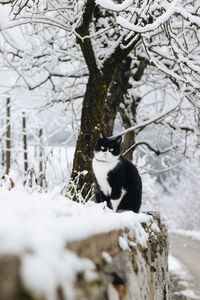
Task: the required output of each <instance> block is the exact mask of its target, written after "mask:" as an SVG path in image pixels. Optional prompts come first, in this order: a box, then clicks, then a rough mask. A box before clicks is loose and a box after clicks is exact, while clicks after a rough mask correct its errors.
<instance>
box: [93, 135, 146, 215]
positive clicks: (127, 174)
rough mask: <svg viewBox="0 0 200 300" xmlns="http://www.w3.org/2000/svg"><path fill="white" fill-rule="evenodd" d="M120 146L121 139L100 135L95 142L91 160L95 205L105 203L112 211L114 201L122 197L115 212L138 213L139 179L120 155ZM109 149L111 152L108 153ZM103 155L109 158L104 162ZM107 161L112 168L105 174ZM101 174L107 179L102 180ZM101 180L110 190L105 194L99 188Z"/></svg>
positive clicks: (135, 170) (133, 168)
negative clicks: (94, 185) (94, 186)
mask: <svg viewBox="0 0 200 300" xmlns="http://www.w3.org/2000/svg"><path fill="white" fill-rule="evenodd" d="M120 145H121V137H118V138H115V139H111V138H107V137H105V136H103V135H101V136H100V137H99V139H98V141H97V144H96V146H95V149H94V158H93V171H94V175H95V182H96V192H95V195H96V201H97V203H100V202H104V201H106V202H107V205H108V207H109V208H111V209H112V208H113V207H112V203H113V202H114V200H117V199H119V198H120V197H122V196H123V197H122V199H121V202H120V203H119V205H118V207H117V209H116V211H119V210H131V211H134V212H135V213H138V212H139V209H140V206H141V197H142V181H141V177H140V175H139V173H138V170H137V168H136V167H135V166H134V165H133V164H132V163H131V162H130V161H129V160H127V159H125V158H123V157H122V156H121V155H120ZM109 149H110V150H111V151H109ZM106 152H107V153H106ZM110 152H112V153H110ZM104 155H105V156H106V155H108V156H109V157H108V158H105V160H106V161H105V160H104ZM109 160H110V161H111V165H110V166H111V167H112V161H113V165H114V168H113V169H110V170H109V171H108V172H107V173H105V172H104V170H105V168H108V166H109V165H108V164H109V163H110V161H109ZM98 168H102V172H100V173H99V170H98ZM108 169H109V168H108ZM101 174H103V175H102V176H105V177H106V176H107V178H102V177H101ZM97 175H98V176H97ZM103 179H104V180H107V183H108V184H109V186H110V188H111V189H110V191H109V192H106V194H105V191H103V190H105V189H103V188H102V186H103V185H102V186H101V183H102V180H103ZM122 190H124V195H123V194H122ZM111 200H112V201H111ZM114 203H117V202H114Z"/></svg>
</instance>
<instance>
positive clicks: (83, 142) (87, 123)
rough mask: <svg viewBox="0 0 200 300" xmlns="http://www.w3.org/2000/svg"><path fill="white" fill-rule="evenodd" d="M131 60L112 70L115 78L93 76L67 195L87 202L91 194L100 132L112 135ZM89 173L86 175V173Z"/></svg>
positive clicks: (83, 113)
mask: <svg viewBox="0 0 200 300" xmlns="http://www.w3.org/2000/svg"><path fill="white" fill-rule="evenodd" d="M130 65H131V58H130V57H127V58H126V59H124V60H123V61H122V63H120V64H119V66H117V68H116V69H115V71H113V76H111V74H109V77H108V76H106V75H104V77H103V76H101V77H100V76H97V77H95V76H91V77H90V78H89V81H88V84H87V89H86V94H85V98H84V101H83V108H82V117H81V130H80V134H79V137H78V141H77V146H76V152H75V157H74V163H73V171H72V176H71V180H70V184H69V186H68V189H67V195H68V196H69V197H70V198H73V199H74V200H77V199H79V200H80V199H81V198H82V200H83V199H84V201H87V200H88V199H89V198H90V197H91V195H92V190H91V187H92V183H93V172H92V158H93V151H94V146H95V143H96V140H97V138H98V136H99V133H100V132H103V133H104V134H106V135H107V136H110V135H112V133H113V127H114V121H115V118H116V115H117V111H118V108H119V104H120V102H121V101H122V98H123V96H124V93H125V92H127V89H128V86H129V84H128V79H129V77H128V73H127V70H128V71H129V69H130ZM84 171H86V172H84Z"/></svg>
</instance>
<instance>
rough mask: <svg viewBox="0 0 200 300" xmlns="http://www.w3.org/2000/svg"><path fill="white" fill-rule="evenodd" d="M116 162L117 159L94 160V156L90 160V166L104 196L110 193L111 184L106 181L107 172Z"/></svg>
mask: <svg viewBox="0 0 200 300" xmlns="http://www.w3.org/2000/svg"><path fill="white" fill-rule="evenodd" d="M117 164H118V160H115V161H112V162H104V161H99V160H96V159H95V158H94V159H93V161H92V167H93V171H94V174H95V177H96V179H97V182H98V184H99V187H100V190H101V191H102V192H103V193H104V195H106V196H110V195H111V192H112V191H111V186H110V185H109V183H108V173H109V172H110V171H111V170H113V169H114V168H115V167H116V165H117Z"/></svg>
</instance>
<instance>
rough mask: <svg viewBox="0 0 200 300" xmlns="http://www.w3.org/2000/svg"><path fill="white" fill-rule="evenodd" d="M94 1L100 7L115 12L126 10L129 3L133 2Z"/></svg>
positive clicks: (128, 0)
mask: <svg viewBox="0 0 200 300" xmlns="http://www.w3.org/2000/svg"><path fill="white" fill-rule="evenodd" d="M95 2H96V4H98V5H100V6H101V7H103V8H105V9H109V10H112V11H115V12H120V11H123V10H126V9H127V8H128V7H129V6H130V5H131V4H133V0H125V1H124V2H123V3H120V4H117V3H114V2H113V1H111V0H96V1H95Z"/></svg>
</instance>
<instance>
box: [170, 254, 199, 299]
mask: <svg viewBox="0 0 200 300" xmlns="http://www.w3.org/2000/svg"><path fill="white" fill-rule="evenodd" d="M168 263H169V272H170V275H171V279H172V280H176V285H178V287H177V291H174V295H173V297H172V298H173V299H174V298H176V297H177V299H182V297H184V298H183V299H200V298H199V296H198V295H197V294H196V293H195V292H194V290H193V285H192V280H193V278H192V275H191V274H190V272H189V271H188V269H187V268H186V267H185V266H184V265H183V264H182V263H181V262H180V261H179V260H178V259H177V258H175V257H174V256H172V255H169V259H168ZM179 289H180V290H179Z"/></svg>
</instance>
